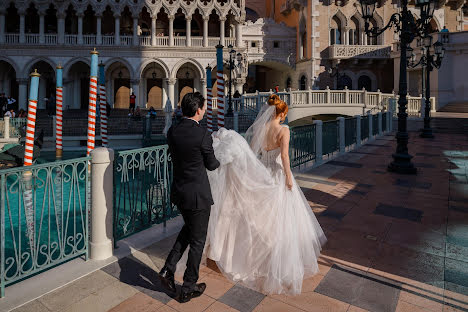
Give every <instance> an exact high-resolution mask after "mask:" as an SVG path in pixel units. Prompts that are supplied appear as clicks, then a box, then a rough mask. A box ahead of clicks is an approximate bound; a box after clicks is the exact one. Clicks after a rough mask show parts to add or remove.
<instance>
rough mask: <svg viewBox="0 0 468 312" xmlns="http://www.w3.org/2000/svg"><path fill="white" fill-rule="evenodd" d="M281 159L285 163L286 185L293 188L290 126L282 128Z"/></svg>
mask: <svg viewBox="0 0 468 312" xmlns="http://www.w3.org/2000/svg"><path fill="white" fill-rule="evenodd" d="M280 148H281V161H282V163H283V169H284V174H285V175H286V186H287V187H288V188H289V189H292V186H293V179H292V172H291V167H290V165H289V128H286V127H284V128H283V129H281V135H280Z"/></svg>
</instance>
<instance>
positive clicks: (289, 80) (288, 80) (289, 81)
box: [286, 77, 292, 89]
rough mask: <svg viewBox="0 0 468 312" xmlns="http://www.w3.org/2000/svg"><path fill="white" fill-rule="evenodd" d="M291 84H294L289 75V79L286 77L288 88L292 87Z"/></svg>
mask: <svg viewBox="0 0 468 312" xmlns="http://www.w3.org/2000/svg"><path fill="white" fill-rule="evenodd" d="M291 84H292V81H291V77H288V79H286V89H289V88H291Z"/></svg>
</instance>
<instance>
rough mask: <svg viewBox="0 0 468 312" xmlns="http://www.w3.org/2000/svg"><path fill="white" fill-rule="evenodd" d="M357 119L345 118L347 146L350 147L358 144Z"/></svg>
mask: <svg viewBox="0 0 468 312" xmlns="http://www.w3.org/2000/svg"><path fill="white" fill-rule="evenodd" d="M356 128H357V119H356V118H354V117H352V118H346V119H345V147H350V146H351V145H353V144H356V143H357V141H356V135H357V131H356Z"/></svg>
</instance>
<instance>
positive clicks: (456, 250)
mask: <svg viewBox="0 0 468 312" xmlns="http://www.w3.org/2000/svg"><path fill="white" fill-rule="evenodd" d="M450 241H452V240H450ZM445 246H446V250H445V252H446V255H445V256H446V257H447V258H450V259H455V260H459V261H467V262H468V246H462V245H460V243H459V242H457V244H452V243H450V242H447V243H446V244H445Z"/></svg>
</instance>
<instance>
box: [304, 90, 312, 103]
mask: <svg viewBox="0 0 468 312" xmlns="http://www.w3.org/2000/svg"><path fill="white" fill-rule="evenodd" d="M305 104H308V105H310V104H312V90H311V89H310V86H309V89H308V90H307V103H305Z"/></svg>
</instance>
